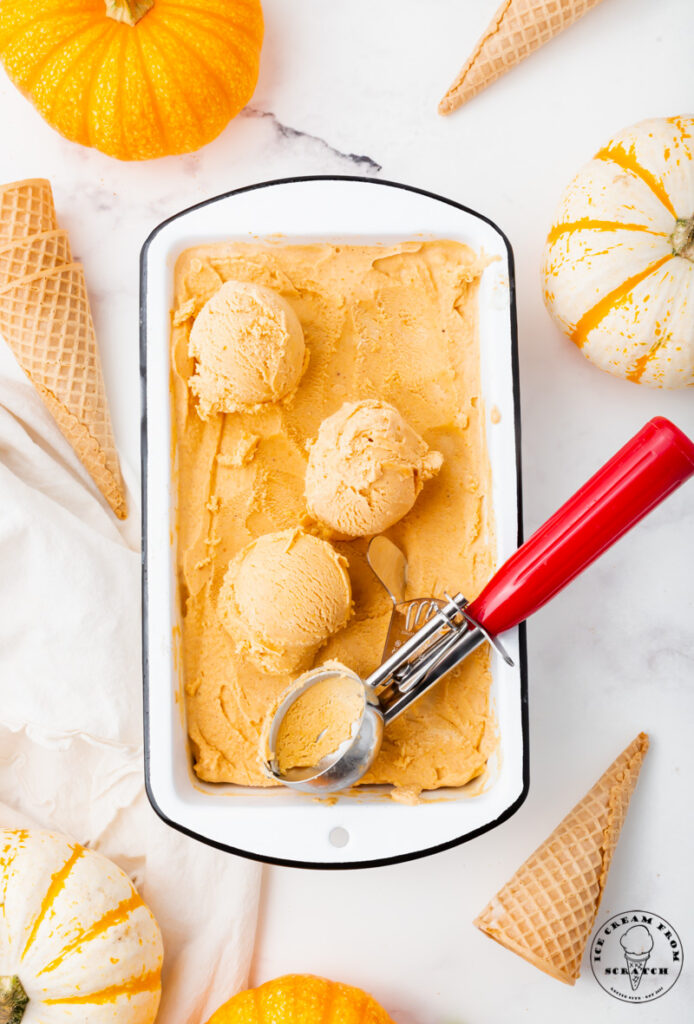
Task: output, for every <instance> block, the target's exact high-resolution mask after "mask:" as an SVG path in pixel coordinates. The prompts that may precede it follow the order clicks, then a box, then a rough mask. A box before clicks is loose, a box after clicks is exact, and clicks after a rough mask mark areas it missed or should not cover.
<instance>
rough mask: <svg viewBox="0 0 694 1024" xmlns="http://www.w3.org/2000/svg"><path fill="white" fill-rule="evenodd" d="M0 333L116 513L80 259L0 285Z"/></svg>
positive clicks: (119, 511) (117, 491) (114, 473)
mask: <svg viewBox="0 0 694 1024" xmlns="http://www.w3.org/2000/svg"><path fill="white" fill-rule="evenodd" d="M0 333H2V334H3V336H4V338H5V340H6V341H7V343H8V345H9V346H10V347H11V348H12V350H13V352H14V354H15V357H16V358H17V360H18V362H19V363H20V365H21V366H22V368H23V369H24V371H25V372H26V374H27V375H28V376H29V378H30V379H31V380H32V382H33V383H34V385H35V386H36V388H37V389H38V391H39V393H40V395H41V397H42V398H43V400H44V402H45V403H46V405H47V406H48V408H49V410H50V412H51V414H52V415H53V417H54V418H55V420H56V421H57V423H58V426H59V427H60V429H61V430H62V432H63V434H64V435H65V437H66V438H67V439H68V441H69V442H70V444H71V445H72V447H73V448H74V449H75V451H76V452H77V455H78V456H79V457H80V459H81V461H82V462H83V463H84V465H85V466H86V468H87V469H88V470H89V472H90V474H91V476H92V477H93V479H94V482H95V483H96V484H97V486H98V487H99V489H100V490H101V492H102V493H103V495H104V497H105V498H106V499H107V501H108V502H109V504H110V505H111V507H112V508H113V510H114V512H115V513H116V515H117V516H119V518H124V517H125V515H126V514H127V511H126V506H125V498H124V495H123V484H122V480H121V475H120V469H119V464H118V455H117V452H116V446H115V442H114V438H113V431H112V428H111V419H110V416H109V412H108V405H107V401H106V393H105V390H104V383H103V377H102V373H101V364H100V360H99V354H98V349H97V346H96V337H95V335H94V325H93V322H92V317H91V312H90V309H89V300H88V298H87V289H86V285H85V280H84V271H83V269H82V266H81V264H79V263H71V264H68V265H67V266H65V267H58V268H56V269H53V270H46V271H42V272H41V273H38V274H35V275H33V276H32V277H26V278H23V279H22V280H19V281H16V282H14V283H11V284H9V285H6V286H5V287H4V288H2V289H0Z"/></svg>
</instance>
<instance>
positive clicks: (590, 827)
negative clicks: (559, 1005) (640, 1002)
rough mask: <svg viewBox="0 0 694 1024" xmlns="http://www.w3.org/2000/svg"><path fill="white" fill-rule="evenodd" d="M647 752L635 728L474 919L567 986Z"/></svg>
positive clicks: (574, 976)
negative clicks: (623, 747) (601, 772)
mask: <svg viewBox="0 0 694 1024" xmlns="http://www.w3.org/2000/svg"><path fill="white" fill-rule="evenodd" d="M647 750H648V737H647V736H646V735H645V733H641V734H640V735H639V736H637V737H636V739H635V740H634V741H633V743H631V744H630V745H629V746H628V747H627V749H626V750H625V751H624V752H623V753H622V754H620V756H619V757H618V758H617V760H616V761H615V762H614V763H613V764H611V765H610V767H609V768H608V769H607V771H606V772H605V774H604V775H603V776H602V778H601V779H600V780H599V781H598V782H597V783H596V784H595V785H594V786H593V788H592V789H591V790H590V792H589V793H587V794H586V796H585V797H584V798H583V799H582V800H581V801H580V802H579V803H578V804H577V805H576V806H575V807H574V809H573V810H572V811H570V812H569V814H568V815H567V816H566V817H565V818H564V820H563V821H562V822H561V824H560V825H559V826H558V827H557V828H556V829H555V830H554V832H553V833H552V834H551V836H550V837H549V839H547V840H546V841H545V842H544V843H543V844H542V845H541V846H540V847H539V848H538V849H537V850H536V851H535V852H534V853H533V854H532V855H531V856H530V857H529V858H528V860H527V861H526V862H525V864H523V865H522V867H520V868H519V869H518V871H517V872H516V874H515V875H514V876H513V878H512V879H511V880H510V881H509V882H508V883H507V884H506V885H505V886H504V887H503V889H501V891H500V892H499V893H497V895H496V896H495V897H494V899H493V900H492V901H491V902H490V903H489V904H488V905H487V906H486V907H485V909H484V910H483V911H482V913H481V914H480V915H479V917H478V918H477V919H476V920H475V924H476V925H477V927H478V928H480V929H481V930H482V931H483V932H484V933H485V934H486V935H488V936H489V937H490V938H492V939H495V940H496V941H497V942H499V943H501V945H502V946H506V948H507V949H510V950H511V951H512V952H514V953H517V954H518V955H519V956H522V957H524V958H525V959H526V960H528V961H529V962H530V963H531V964H533V965H534V966H535V967H539V968H540V970H542V971H545V972H546V973H547V974H551V975H552V976H553V977H554V978H557V979H558V980H559V981H563V982H566V983H567V984H568V985H573V984H574V982H575V981H576V979H577V978H578V976H579V973H580V968H581V959H582V957H583V952H584V950H585V947H586V943H587V942H588V938H589V936H590V933H591V930H592V928H593V924H594V922H595V916H596V914H597V911H598V907H599V906H600V900H601V898H602V893H603V889H604V887H605V882H606V880H607V873H608V871H609V868H610V863H611V861H612V855H613V853H614V850H615V847H616V845H617V841H618V839H619V833H620V831H621V828H622V825H623V823H624V818H625V815H626V812H627V808H628V806H629V800H630V798H631V794H632V793H633V791H634V786H635V785H636V780H637V779H638V775H639V771H640V770H641V764H642V762H643V758H644V756H645V754H646V751H647Z"/></svg>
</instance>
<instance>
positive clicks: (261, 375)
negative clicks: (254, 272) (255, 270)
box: [189, 281, 306, 418]
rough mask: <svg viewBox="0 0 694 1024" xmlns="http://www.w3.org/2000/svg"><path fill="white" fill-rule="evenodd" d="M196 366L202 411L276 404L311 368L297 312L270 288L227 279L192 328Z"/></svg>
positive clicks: (193, 383)
mask: <svg viewBox="0 0 694 1024" xmlns="http://www.w3.org/2000/svg"><path fill="white" fill-rule="evenodd" d="M189 345H190V354H191V356H193V358H194V359H195V361H196V370H195V373H194V375H193V376H192V377H191V381H190V386H191V389H192V391H193V394H195V395H197V399H198V409H199V412H200V415H201V416H203V417H205V418H206V417H208V416H209V415H210V414H212V413H215V412H234V411H236V410H237V409H252V408H253V407H254V406H256V405H262V404H263V403H264V402H277V401H279V400H280V399H281V398H284V397H285V396H286V395H288V394H289V393H290V392H291V391H293V390H294V388H295V387H296V386H297V384H298V383H299V380H300V378H301V374H302V373H303V372H304V368H305V366H306V347H305V344H304V334H303V331H302V329H301V324H300V323H299V320H298V318H297V315H296V313H295V312H294V310H293V309H292V307H291V306H290V305H289V303H288V302H286V301H285V300H284V299H283V298H282V297H281V295H278V294H277V293H276V292H273V291H272V290H271V289H270V288H263V287H260V286H259V285H253V284H247V283H245V282H243V281H227V282H226V284H224V285H223V286H222V287H221V288H220V289H219V291H217V292H215V294H214V295H213V296H212V298H211V299H210V300H209V301H208V302H206V303H205V305H204V306H203V307H202V309H201V310H200V312H199V313H198V315H197V316H196V318H195V321H194V323H193V326H192V328H191V331H190V343H189Z"/></svg>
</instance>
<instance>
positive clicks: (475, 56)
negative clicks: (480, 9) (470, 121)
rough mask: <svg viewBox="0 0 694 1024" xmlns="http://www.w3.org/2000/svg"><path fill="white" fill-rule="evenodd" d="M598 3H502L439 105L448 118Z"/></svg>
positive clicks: (568, 0)
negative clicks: (448, 115)
mask: <svg viewBox="0 0 694 1024" xmlns="http://www.w3.org/2000/svg"><path fill="white" fill-rule="evenodd" d="M598 3H600V0H504V2H503V3H502V4H501V7H499V9H498V10H497V12H496V14H495V15H494V17H493V18H492V20H491V22H490V23H489V25H488V26H487V30H486V31H485V33H484V34H483V35H482V37H481V39H479V41H478V43H477V45H476V46H475V49H474V50H473V51H472V53H471V54H470V57H469V58H468V60H467V62H466V63H465V64H464V65H463V67H462V69H461V70H460V72H459V74H458V76H457V78H456V79H455V81H454V82H453V84H452V85H451V87H450V89H449V90H448V92H447V93H446V95H445V96H444V97H443V99H442V100H441V102H440V103H439V113H440V114H450V113H451V112H452V111H454V110H456V109H457V108H458V107H460V106H462V105H463V103H467V101H468V100H470V99H472V97H473V96H476V95H477V93H478V92H481V91H482V89H484V88H485V87H486V86H487V85H489V84H490V82H493V81H494V80H495V79H497V78H499V77H500V76H501V75H503V74H504V73H505V72H506V71H509V70H510V69H511V68H512V67H514V66H515V65H516V64H519V63H520V62H521V61H522V60H523V59H524V58H525V57H527V56H528V55H529V54H531V53H533V51H534V50H537V49H539V48H540V47H541V46H543V45H544V44H545V43H546V42H549V40H550V39H552V38H553V37H554V36H556V35H558V33H559V32H561V31H562V30H563V29H565V28H568V27H569V25H572V24H573V23H574V21H577V20H578V19H579V18H580V17H581V16H582V15H584V14H585V13H586V12H587V11H589V10H590V9H591V7H595V5H596V4H598Z"/></svg>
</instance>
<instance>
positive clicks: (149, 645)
mask: <svg viewBox="0 0 694 1024" xmlns="http://www.w3.org/2000/svg"><path fill="white" fill-rule="evenodd" d="M277 236H280V238H281V242H282V243H287V244H291V243H292V242H321V241H329V242H342V243H355V244H367V245H373V244H379V243H392V242H394V241H400V240H408V239H416V238H419V237H425V238H431V237H434V238H436V237H439V238H452V239H456V240H459V241H461V242H466V243H467V244H468V245H470V246H472V248H473V249H475V250H477V251H480V250H484V252H485V253H487V254H488V255H490V256H495V257H496V260H495V261H493V262H492V263H490V265H489V267H488V268H487V269H486V270H485V272H484V275H483V277H482V282H481V286H480V290H479V305H480V316H479V330H480V351H481V360H482V391H483V399H484V403H485V407H486V410H487V439H488V445H489V453H490V457H491V464H492V476H493V502H494V516H495V522H496V535H497V540H498V551H497V561H498V564H500V563H501V562H502V561H503V560H504V559H505V558H507V557H508V556H509V555H510V554H511V553H512V552H513V551H514V550H515V548H516V547H517V546H518V544H519V543H520V541H521V499H520V461H519V449H520V437H519V409H518V401H519V398H518V365H517V351H516V319H515V306H514V284H513V256H512V252H511V248H510V246H509V243H508V242H507V240H506V238H505V237H504V235H503V234H502V233H501V231H500V230H499V229H498V228H497V227H496V226H495V225H494V224H493V223H492V222H491V221H489V220H488V219H487V218H486V217H482V216H481V215H480V214H478V213H475V212H474V211H472V210H468V209H466V208H465V207H464V206H461V205H459V204H458V203H455V202H452V201H451V200H448V199H442V198H441V197H439V196H435V195H432V194H431V193H428V192H423V191H421V190H419V189H414V188H408V187H406V186H404V185H397V184H394V183H391V182H385V181H379V180H372V179H368V178H346V177H311V178H293V179H289V180H282V181H271V182H267V183H265V184H262V185H251V186H249V187H247V188H241V189H236V190H235V191H233V192H229V193H228V194H226V195H222V196H218V197H217V198H216V199H210V200H209V201H207V202H204V203H200V204H199V205H197V206H193V207H191V208H190V209H188V210H184V211H183V212H182V213H179V214H177V215H176V216H174V217H171V218H170V219H169V220H167V221H165V222H164V223H163V224H161V225H159V227H158V228H156V229H155V230H154V231H153V232H152V234H151V235H150V237H149V238H148V239H147V242H146V243H145V245H144V247H143V250H142V268H141V273H142V279H141V361H142V385H143V415H142V467H143V474H142V476H143V479H142V484H143V621H144V629H143V634H144V652H143V654H144V695H145V705H144V706H145V772H146V784H147V791H148V794H149V798H150V801H151V803H152V806H153V807H154V809H155V810H156V812H157V813H158V814H159V815H160V816H161V818H163V820H164V821H166V822H168V824H170V825H171V826H173V827H174V828H177V829H179V830H180V831H182V832H185V833H186V834H188V835H190V836H193V837H195V838H197V839H200V840H202V841H203V842H206V843H209V844H211V845H213V846H217V847H220V848H222V849H225V850H229V851H230V852H233V853H238V854H242V855H244V856H247V857H252V858H255V859H260V860H264V861H269V862H272V863H277V864H285V865H298V866H305V867H324V868H348V867H363V866H374V865H379V864H388V863H394V862H396V861H402V860H408V859H410V858H414V857H420V856H423V855H425V854H429V853H433V852H435V851H437V850H443V849H445V848H447V847H450V846H454V845H455V844H457V843H462V842H464V841H466V840H470V839H472V838H474V837H475V836H478V835H480V834H482V833H483V832H486V831H488V830H489V829H491V828H494V827H495V826H497V825H499V824H500V823H501V822H503V821H505V820H506V819H507V818H509V817H510V816H511V815H512V814H513V813H514V812H515V811H516V810H517V809H518V808H519V807H520V805H521V804H522V802H523V800H524V799H525V796H526V793H527V789H528V737H527V688H526V670H525V644H524V639H525V638H524V633H523V629H522V627H521V628H520V629H519V630H515V631H512V632H511V633H509V634H508V635H506V636H505V637H504V643H505V645H506V647H507V648H508V650H509V652H510V654H511V656H512V658H513V659H514V662H515V667H514V668H509V667H508V666H506V665H505V664H504V663H503V661H502V660H501V659H500V658H499V657H498V656H497V655H496V654H495V655H494V656H493V663H492V668H493V684H492V694H491V696H492V702H493V708H494V713H495V715H496V720H497V723H498V730H499V747H498V754H497V755H496V756H495V757H493V758H492V760H491V762H490V764H489V767H488V770H487V773H486V776H485V777H484V778H483V779H482V780H481V781H480V780H476V782H475V783H472V784H471V785H470V786H468V787H465V788H464V789H462V790H448V791H438V792H436V793H433V794H431V796H430V797H429V798H426V799H425V800H424V802H422V803H421V804H419V805H416V806H405V805H402V804H398V803H395V802H393V801H392V800H390V799H388V798H387V795H386V794H385V793H384V792H383V791H380V790H379V789H378V788H375V787H369V788H368V789H363V790H358V791H357V793H356V794H349V795H344V796H340V797H339V798H338V799H337V801H336V802H335V803H333V804H328V803H325V802H322V803H321V802H317V801H315V800H314V799H312V798H311V797H309V796H306V795H303V794H300V793H295V792H291V791H289V790H287V789H282V788H278V789H244V788H241V787H238V786H231V785H208V784H204V783H201V782H200V781H199V780H198V779H197V778H196V776H195V775H194V773H193V769H192V759H191V753H190V749H189V746H188V740H187V733H186V725H185V716H184V710H183V703H184V702H183V700H182V687H183V680H182V679H181V678H180V677H179V667H180V664H181V659H180V657H179V656H178V654H179V652H178V651H177V644H178V643H179V637H180V632H179V630H178V629H177V622H178V597H177V593H176V572H175V555H176V552H175V549H174V545H175V537H176V531H175V515H176V508H175V503H176V496H175V492H174V489H173V488H172V467H171V423H170V416H171V410H170V391H169V383H170V376H169V373H170V370H169V332H170V320H171V317H170V311H171V306H172V289H173V273H174V263H175V261H176V258H177V256H178V255H179V253H181V252H182V251H183V250H184V249H185V248H187V247H188V246H190V245H195V244H198V243H205V242H214V241H226V240H234V241H244V240H248V241H258V239H263V238H264V237H267V238H274V240H275V244H277ZM422 358H423V359H425V358H426V353H424V352H423V353H422ZM494 407H496V409H497V410H498V412H499V414H500V418H499V416H496V415H495V416H494V419H495V420H498V422H495V423H492V422H491V420H490V416H489V413H490V410H491V409H492V408H494ZM444 555H445V553H444ZM470 596H471V597H472V596H474V595H470Z"/></svg>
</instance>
